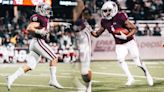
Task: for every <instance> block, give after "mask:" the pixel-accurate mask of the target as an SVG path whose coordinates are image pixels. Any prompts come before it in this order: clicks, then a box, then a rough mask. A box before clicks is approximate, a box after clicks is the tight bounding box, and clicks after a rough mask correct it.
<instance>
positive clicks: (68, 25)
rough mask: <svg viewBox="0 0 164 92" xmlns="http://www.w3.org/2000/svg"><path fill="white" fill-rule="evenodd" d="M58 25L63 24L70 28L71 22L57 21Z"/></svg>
mask: <svg viewBox="0 0 164 92" xmlns="http://www.w3.org/2000/svg"><path fill="white" fill-rule="evenodd" d="M59 25H60V26H65V27H66V28H70V26H71V25H72V24H71V23H66V22H60V23H59Z"/></svg>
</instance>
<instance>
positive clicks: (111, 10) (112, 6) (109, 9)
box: [101, 1, 118, 20]
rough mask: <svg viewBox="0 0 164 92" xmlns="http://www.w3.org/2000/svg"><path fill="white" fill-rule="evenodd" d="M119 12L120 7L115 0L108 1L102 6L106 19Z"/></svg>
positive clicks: (102, 12) (103, 15)
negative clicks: (113, 0)
mask: <svg viewBox="0 0 164 92" xmlns="http://www.w3.org/2000/svg"><path fill="white" fill-rule="evenodd" d="M117 12H118V7H117V4H116V3H115V2H112V1H107V2H105V3H104V4H103V6H102V8H101V14H102V17H103V18H105V19H108V20H110V19H112V18H113V17H114V16H115V15H116V14H117Z"/></svg>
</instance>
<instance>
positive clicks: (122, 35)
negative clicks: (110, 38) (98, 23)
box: [115, 31, 127, 40]
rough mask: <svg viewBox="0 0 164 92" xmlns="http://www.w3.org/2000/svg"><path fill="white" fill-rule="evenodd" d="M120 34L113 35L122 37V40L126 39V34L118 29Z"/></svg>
mask: <svg viewBox="0 0 164 92" xmlns="http://www.w3.org/2000/svg"><path fill="white" fill-rule="evenodd" d="M120 34H121V35H115V37H116V38H119V39H122V40H126V39H127V36H126V35H125V34H124V33H123V32H121V31H120Z"/></svg>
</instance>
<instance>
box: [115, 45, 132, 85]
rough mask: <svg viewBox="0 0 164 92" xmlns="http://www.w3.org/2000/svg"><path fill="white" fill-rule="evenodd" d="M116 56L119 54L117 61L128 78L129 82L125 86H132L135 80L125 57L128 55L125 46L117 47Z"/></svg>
mask: <svg viewBox="0 0 164 92" xmlns="http://www.w3.org/2000/svg"><path fill="white" fill-rule="evenodd" d="M116 54H117V60H118V63H119V64H120V66H121V68H122V69H123V71H124V72H125V74H126V76H127V77H128V81H127V82H126V84H125V85H128V86H129V85H132V83H134V78H133V76H132V74H131V73H130V71H129V68H128V65H127V63H126V62H125V57H126V55H127V54H128V50H127V47H126V45H125V44H123V45H122V44H121V45H118V44H117V45H116Z"/></svg>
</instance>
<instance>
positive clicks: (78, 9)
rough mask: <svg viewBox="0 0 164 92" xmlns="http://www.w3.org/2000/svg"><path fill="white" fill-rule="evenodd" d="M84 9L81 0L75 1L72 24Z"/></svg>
mask: <svg viewBox="0 0 164 92" xmlns="http://www.w3.org/2000/svg"><path fill="white" fill-rule="evenodd" d="M84 8H85V6H84V2H83V0H77V6H76V7H75V8H74V9H73V22H76V21H77V19H78V18H79V16H80V15H81V13H82V11H83V9H84Z"/></svg>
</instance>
